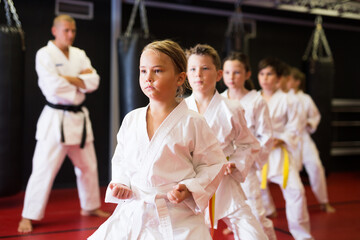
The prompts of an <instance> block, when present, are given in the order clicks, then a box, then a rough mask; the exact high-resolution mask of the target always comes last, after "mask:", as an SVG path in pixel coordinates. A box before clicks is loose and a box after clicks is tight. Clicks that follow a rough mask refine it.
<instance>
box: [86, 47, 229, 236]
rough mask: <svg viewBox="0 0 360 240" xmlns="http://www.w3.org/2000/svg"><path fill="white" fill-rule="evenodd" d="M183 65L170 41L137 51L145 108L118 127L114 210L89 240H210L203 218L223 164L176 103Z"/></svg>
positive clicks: (207, 134)
mask: <svg viewBox="0 0 360 240" xmlns="http://www.w3.org/2000/svg"><path fill="white" fill-rule="evenodd" d="M186 62H187V61H186V57H185V54H184V51H183V50H182V49H181V47H180V46H179V45H178V44H177V43H175V42H173V41H170V40H164V41H156V42H153V43H150V44H148V45H147V46H146V47H145V48H144V50H143V52H142V54H141V58H140V86H141V89H142V91H143V92H144V94H145V95H146V96H147V97H148V98H149V100H150V103H149V105H148V106H147V107H143V108H139V109H136V110H133V111H131V112H130V113H128V114H127V115H126V116H125V118H124V120H123V122H122V125H121V127H120V130H119V133H118V135H117V139H118V144H117V147H116V150H115V153H114V156H113V159H112V180H111V182H110V184H109V186H108V188H107V192H106V199H105V201H106V202H112V203H117V204H118V206H117V207H116V209H115V211H114V213H113V214H112V215H111V216H110V217H109V219H108V220H107V221H106V222H105V223H103V224H102V225H101V226H100V227H99V229H98V230H96V232H95V233H94V234H93V235H92V236H91V237H89V239H106V240H112V239H113V240H115V239H116V240H161V239H163V240H172V239H177V240H183V239H208V240H209V239H211V236H210V233H209V229H208V227H207V226H206V224H205V221H204V215H203V214H202V211H203V210H205V208H206V207H207V204H208V201H209V199H210V198H211V196H212V195H213V194H214V193H215V190H216V188H217V187H218V185H219V183H220V181H221V179H222V177H223V176H224V174H225V169H226V167H225V165H228V164H227V162H226V157H225V155H224V153H223V152H222V150H221V148H220V146H219V143H218V142H217V139H216V137H215V136H214V134H213V133H212V131H211V129H210V128H209V126H208V125H207V124H206V121H205V119H204V118H203V117H202V116H201V115H199V114H198V113H195V112H194V111H191V110H189V109H188V108H187V106H186V103H185V102H184V101H182V100H181V99H179V98H177V97H176V96H178V95H179V94H182V86H183V83H184V82H185V79H186ZM227 170H230V168H228V169H227Z"/></svg>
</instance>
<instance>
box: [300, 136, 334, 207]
mask: <svg viewBox="0 0 360 240" xmlns="http://www.w3.org/2000/svg"><path fill="white" fill-rule="evenodd" d="M302 162H303V165H304V167H305V170H306V172H307V174H308V176H309V180H310V186H311V189H312V191H313V193H314V195H315V197H316V199H317V200H318V202H319V203H321V204H323V203H328V202H329V199H328V194H327V186H326V178H325V170H324V167H323V165H322V163H321V160H320V156H319V152H318V150H317V148H316V145H315V143H314V141H313V140H312V138H311V136H310V134H308V133H304V134H303V136H302Z"/></svg>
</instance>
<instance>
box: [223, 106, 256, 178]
mask: <svg viewBox="0 0 360 240" xmlns="http://www.w3.org/2000/svg"><path fill="white" fill-rule="evenodd" d="M231 123H232V126H233V130H234V131H235V138H234V141H233V144H234V148H235V151H234V152H233V154H231V155H230V156H229V162H234V163H235V165H236V169H237V170H238V171H234V172H233V173H232V176H233V177H234V178H235V179H236V180H237V181H240V182H244V181H245V178H246V176H247V174H248V173H249V170H250V168H251V166H252V165H253V164H254V161H255V159H256V158H258V153H259V150H260V144H259V142H258V140H257V139H256V138H255V136H254V135H253V134H252V133H251V131H250V129H249V128H248V127H247V124H246V120H245V117H244V109H243V108H242V107H241V106H240V105H238V107H237V108H236V109H235V112H234V115H233V116H232V119H231Z"/></svg>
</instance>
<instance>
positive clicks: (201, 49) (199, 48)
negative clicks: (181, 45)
mask: <svg viewBox="0 0 360 240" xmlns="http://www.w3.org/2000/svg"><path fill="white" fill-rule="evenodd" d="M185 53H186V57H187V58H189V57H190V56H191V55H200V56H210V57H211V58H212V60H213V63H214V65H215V67H216V70H220V69H221V61H220V57H219V54H218V52H217V51H216V50H215V49H214V48H213V47H211V46H210V45H207V44H197V45H196V46H195V47H192V48H190V49H187V50H186V51H185Z"/></svg>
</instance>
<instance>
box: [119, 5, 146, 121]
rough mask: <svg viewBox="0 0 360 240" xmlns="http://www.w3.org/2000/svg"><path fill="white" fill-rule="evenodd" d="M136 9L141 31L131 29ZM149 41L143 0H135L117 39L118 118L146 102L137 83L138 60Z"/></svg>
mask: <svg viewBox="0 0 360 240" xmlns="http://www.w3.org/2000/svg"><path fill="white" fill-rule="evenodd" d="M137 9H139V12H140V18H141V25H142V31H133V25H134V22H135V18H136V13H137ZM149 42H150V37H149V28H148V24H147V17H146V11H145V5H144V2H143V0H136V1H135V3H134V6H133V9H132V12H131V16H130V20H129V24H128V26H127V29H126V32H125V34H124V35H122V36H121V37H120V39H119V41H118V50H119V83H120V84H119V92H120V94H119V100H120V120H121V121H122V119H123V118H124V117H125V115H126V114H127V113H128V112H130V111H131V110H133V109H135V108H139V107H143V106H146V105H147V104H148V98H147V97H146V96H145V95H144V93H143V92H142V91H141V88H140V85H139V61H140V55H141V52H142V49H143V48H144V47H145V46H146V45H147V44H148V43H149Z"/></svg>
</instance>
